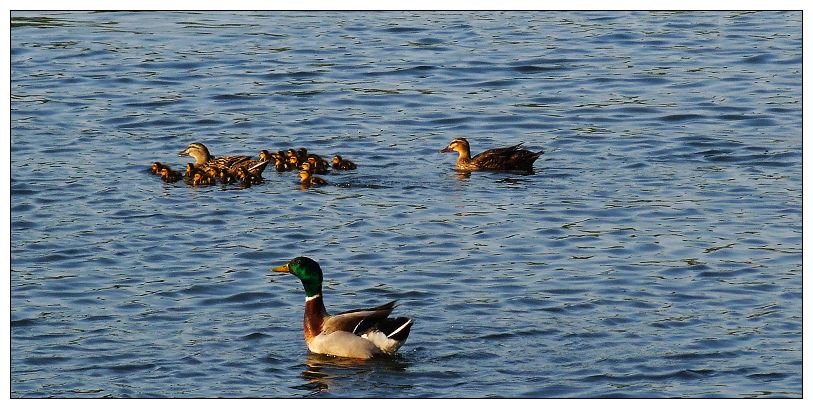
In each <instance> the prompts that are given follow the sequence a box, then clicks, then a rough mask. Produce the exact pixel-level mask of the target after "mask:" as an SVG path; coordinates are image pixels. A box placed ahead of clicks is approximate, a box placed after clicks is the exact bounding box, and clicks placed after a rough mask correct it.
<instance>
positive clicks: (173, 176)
mask: <svg viewBox="0 0 813 409" xmlns="http://www.w3.org/2000/svg"><path fill="white" fill-rule="evenodd" d="M159 174H160V175H161V180H163V181H164V182H167V183H175V182H177V181H179V180H181V173H180V172H178V171H174V170H172V169H170V168H169V166H166V167H164V168H161V170H160V171H159Z"/></svg>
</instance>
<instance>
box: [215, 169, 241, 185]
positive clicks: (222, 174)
mask: <svg viewBox="0 0 813 409" xmlns="http://www.w3.org/2000/svg"><path fill="white" fill-rule="evenodd" d="M217 179H218V180H219V181H220V183H223V184H224V185H230V184H232V183H234V182H235V181H236V180H237V179H236V178H235V177H234V175H233V174H232V173H231V172H230V171H229V170H228V169H220V170H219V171H218V173H217Z"/></svg>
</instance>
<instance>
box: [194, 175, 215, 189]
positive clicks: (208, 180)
mask: <svg viewBox="0 0 813 409" xmlns="http://www.w3.org/2000/svg"><path fill="white" fill-rule="evenodd" d="M215 184H217V180H216V179H215V178H214V177H212V176H210V175H209V174H208V173H207V172H195V174H194V175H192V186H211V185H215Z"/></svg>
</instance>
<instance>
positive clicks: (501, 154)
mask: <svg viewBox="0 0 813 409" xmlns="http://www.w3.org/2000/svg"><path fill="white" fill-rule="evenodd" d="M521 147H522V143H519V144H516V145H513V146H508V147H505V148H496V149H489V150H487V151H483V152H481V153H479V154H478V155H476V156H474V157H471V149H470V147H469V141H467V140H466V138H455V139H453V140H452V141H451V142H449V145H448V146H447V147H446V148H444V149H443V150H441V152H457V153H458V155H459V156H458V158H457V163H456V164H455V168H456V169H457V170H463V171H474V170H494V171H524V172H532V171H533V166H534V161H536V159H537V158H539V156H540V155H542V154H543V153H544V151H539V152H531V151H529V150H527V149H522V148H521Z"/></svg>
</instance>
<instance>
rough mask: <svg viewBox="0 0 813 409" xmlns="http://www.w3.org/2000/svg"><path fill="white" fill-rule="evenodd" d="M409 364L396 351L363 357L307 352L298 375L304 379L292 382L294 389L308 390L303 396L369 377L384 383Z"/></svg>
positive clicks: (368, 378) (400, 373)
mask: <svg viewBox="0 0 813 409" xmlns="http://www.w3.org/2000/svg"><path fill="white" fill-rule="evenodd" d="M410 365H411V363H410V362H409V361H407V360H406V359H404V358H403V357H402V356H400V355H395V356H382V357H375V358H372V359H369V360H363V359H355V358H341V357H335V356H330V355H322V354H314V353H309V354H308V355H307V356H306V357H305V366H306V368H305V370H304V371H302V374H301V375H300V376H301V377H302V379H303V380H304V381H305V383H303V384H301V385H298V386H294V389H300V390H305V391H308V392H309V393H308V395H307V396H315V395H321V394H325V393H330V392H331V391H332V392H336V389H346V388H348V387H353V385H357V384H360V383H365V382H370V381H373V382H376V383H379V382H383V383H386V382H387V381H386V380H387V379H388V378H394V379H400V378H403V373H404V372H406V371H407V370H408V368H409V367H410ZM389 386H391V387H392V386H393V385H389ZM395 387H396V388H399V387H404V385H400V386H398V385H395Z"/></svg>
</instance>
